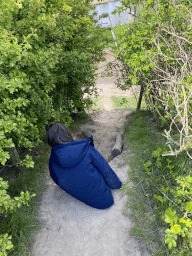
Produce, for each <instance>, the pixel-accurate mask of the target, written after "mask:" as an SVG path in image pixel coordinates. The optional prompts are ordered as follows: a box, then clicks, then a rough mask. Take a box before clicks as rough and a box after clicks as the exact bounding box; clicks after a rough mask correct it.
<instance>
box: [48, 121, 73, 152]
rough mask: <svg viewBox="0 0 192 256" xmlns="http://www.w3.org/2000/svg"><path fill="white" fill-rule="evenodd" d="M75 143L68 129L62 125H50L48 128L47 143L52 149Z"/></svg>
mask: <svg viewBox="0 0 192 256" xmlns="http://www.w3.org/2000/svg"><path fill="white" fill-rule="evenodd" d="M71 141H74V140H73V137H72V135H71V133H70V131H69V130H68V128H67V127H66V126H65V125H64V124H62V123H50V124H49V125H47V126H46V142H47V143H48V144H49V146H50V147H52V148H53V147H55V146H57V145H58V144H64V143H68V142H71Z"/></svg>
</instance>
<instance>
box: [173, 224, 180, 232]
mask: <svg viewBox="0 0 192 256" xmlns="http://www.w3.org/2000/svg"><path fill="white" fill-rule="evenodd" d="M171 231H172V232H173V233H175V234H179V233H180V231H181V226H180V225H178V224H175V225H173V226H172V227H171Z"/></svg>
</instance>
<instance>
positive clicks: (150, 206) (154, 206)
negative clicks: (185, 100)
mask: <svg viewBox="0 0 192 256" xmlns="http://www.w3.org/2000/svg"><path fill="white" fill-rule="evenodd" d="M146 116H148V117H152V114H151V113H150V112H149V111H146V110H145V111H138V112H132V113H131V114H130V115H129V116H128V121H127V124H126V128H125V143H126V144H127V147H128V148H129V152H128V153H126V154H125V155H124V158H125V162H126V164H128V165H129V166H130V169H129V170H128V177H129V180H128V182H127V184H124V185H123V187H122V192H123V194H127V195H128V200H127V204H126V206H127V208H129V209H130V213H129V216H130V217H131V219H132V220H133V221H134V226H133V227H132V228H131V231H130V234H131V235H132V236H134V237H137V238H138V239H141V240H142V241H143V242H145V244H146V245H147V247H148V249H149V252H150V255H155V256H157V255H163V256H165V255H183V256H184V255H187V256H189V255H192V249H191V248H190V246H189V244H188V243H187V241H185V242H184V243H182V242H181V239H178V240H177V247H176V248H173V249H168V247H167V245H166V246H165V245H164V242H163V240H162V238H161V237H162V236H164V231H165V229H167V228H169V227H170V226H169V224H168V223H165V221H164V216H165V209H167V207H169V206H173V204H172V203H171V202H165V203H163V204H162V203H160V202H158V200H156V199H155V198H154V194H159V191H158V189H157V188H160V189H163V187H164V188H169V189H170V188H173V189H174V188H175V177H176V176H179V175H181V176H184V175H189V174H190V175H191V174H192V163H191V160H190V159H189V158H188V157H187V155H186V153H183V154H180V155H178V156H177V157H174V156H168V157H162V156H161V155H160V154H159V155H158V154H157V153H158V150H159V149H162V148H166V144H165V143H166V139H165V138H164V137H163V136H162V131H161V130H160V131H158V129H157V128H158V127H157V126H156V124H155V122H152V121H146V119H145V120H144V119H143V118H144V117H146ZM147 120H151V119H147ZM154 151H155V152H156V155H158V156H156V157H155V155H154V156H152V153H153V152H154ZM130 154H131V155H130ZM166 159H169V160H170V161H172V162H171V166H173V168H174V169H172V168H168V167H167V166H168V163H167V160H166ZM148 161H151V162H152V166H151V168H150V170H149V171H147V169H146V167H145V166H144V165H145V164H146V163H147V162H148ZM167 195H169V194H167ZM169 196H170V195H169ZM172 200H174V199H173V198H172Z"/></svg>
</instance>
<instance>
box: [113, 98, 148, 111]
mask: <svg viewBox="0 0 192 256" xmlns="http://www.w3.org/2000/svg"><path fill="white" fill-rule="evenodd" d="M111 100H112V101H113V103H114V106H115V109H128V110H136V108H137V100H136V99H135V97H129V98H128V97H126V98H125V97H116V96H112V97H111ZM146 108H147V105H146V103H145V101H144V100H142V103H141V109H146Z"/></svg>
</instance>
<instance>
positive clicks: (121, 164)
mask: <svg viewBox="0 0 192 256" xmlns="http://www.w3.org/2000/svg"><path fill="white" fill-rule="evenodd" d="M108 54H109V57H110V56H112V55H111V53H110V52H108ZM102 65H103V63H101V66H102ZM97 88H98V92H99V95H100V96H101V100H100V102H99V103H98V104H100V105H102V111H92V110H89V111H88V110H87V112H88V113H89V115H90V119H89V120H88V121H87V122H86V123H85V124H82V125H81V126H80V130H79V131H78V132H76V133H75V134H73V136H74V138H75V139H85V138H86V136H90V135H93V139H94V144H95V148H96V149H97V150H98V151H99V152H100V153H101V154H102V155H103V157H104V158H105V159H106V160H107V162H108V163H109V165H110V166H111V168H112V169H113V170H114V171H115V173H116V174H117V176H118V177H119V179H120V180H121V181H122V182H123V183H124V184H125V183H126V182H127V181H128V169H129V166H128V165H127V164H125V160H124V157H125V156H126V154H127V152H128V151H127V150H128V148H127V147H126V146H125V145H124V148H123V152H122V154H121V155H119V156H117V157H115V158H114V159H113V157H112V155H111V150H112V147H113V145H114V144H115V139H116V135H117V134H118V133H119V132H120V133H122V135H123V132H124V124H125V122H126V116H127V115H128V114H129V111H121V110H115V109H114V107H113V104H112V102H111V100H110V96H111V95H114V96H120V95H122V96H124V97H125V96H127V97H128V96H131V95H132V92H122V91H120V90H118V89H117V88H116V87H115V84H114V79H113V78H104V79H103V78H98V79H97ZM125 94H126V95H125ZM45 183H46V184H47V189H46V190H45V191H44V193H43V195H42V199H41V204H40V207H39V214H38V216H37V218H38V219H40V220H41V221H42V223H43V227H42V228H40V229H39V230H38V231H37V232H36V234H35V235H34V238H33V246H32V249H31V254H32V255H33V256H43V255H47V256H56V255H63V256H93V255H94V256H117V255H118V256H147V255H149V254H148V252H147V250H146V248H145V247H144V246H143V245H142V244H141V242H140V241H139V240H137V239H136V238H133V237H131V236H130V235H129V229H130V227H131V226H132V225H133V223H132V221H131V220H130V219H129V218H128V216H127V213H128V211H129V209H128V208H127V207H126V202H127V195H125V196H123V195H122V188H121V189H111V192H112V195H113V198H114V204H113V205H112V206H111V207H110V208H108V209H105V210H99V209H95V208H92V207H90V206H88V205H86V204H85V203H83V202H81V201H79V200H77V199H75V198H73V197H72V196H71V195H69V194H67V193H66V192H65V191H63V190H62V189H61V188H60V187H59V186H57V185H56V184H55V183H54V182H53V181H52V179H51V177H50V176H49V169H48V168H47V170H46V175H45Z"/></svg>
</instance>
